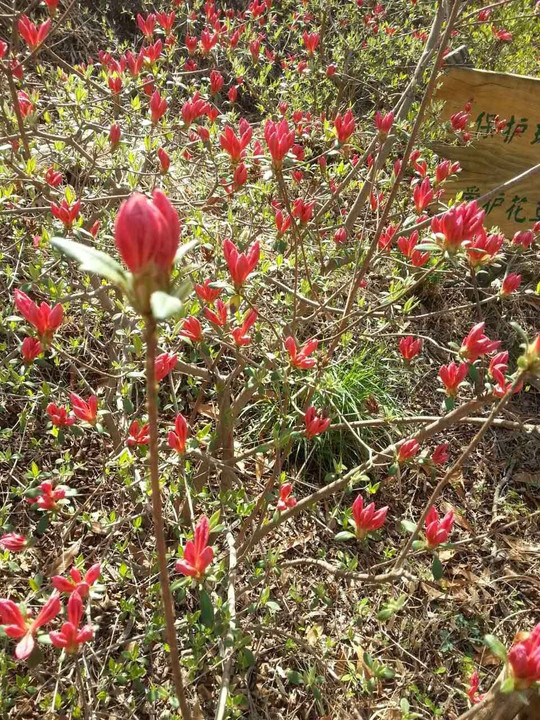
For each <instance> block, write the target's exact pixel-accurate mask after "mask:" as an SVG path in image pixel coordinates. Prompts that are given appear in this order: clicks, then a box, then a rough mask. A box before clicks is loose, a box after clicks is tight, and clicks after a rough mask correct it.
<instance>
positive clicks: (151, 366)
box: [145, 316, 191, 720]
mask: <svg viewBox="0 0 540 720" xmlns="http://www.w3.org/2000/svg"><path fill="white" fill-rule="evenodd" d="M145 335H146V338H145V339H146V396H147V400H146V401H147V410H148V425H149V430H150V442H149V444H148V448H149V466H150V481H151V485H152V515H153V520H154V536H155V539H156V549H157V556H158V565H159V583H160V586H161V597H162V600H163V610H164V613H165V627H166V635H167V643H168V644H169V654H170V664H171V672H172V675H173V680H174V687H175V690H176V697H177V698H178V702H179V704H180V710H181V713H182V717H183V718H184V720H191V712H190V709H189V706H188V704H187V700H186V694H185V690H184V683H183V680H182V670H181V668H180V653H179V650H178V642H177V638H176V629H175V626H174V621H175V617H174V605H173V598H172V593H171V585H170V583H169V571H168V569H167V546H166V544H165V532H164V530H163V511H162V502H161V489H160V487H159V468H158V428H157V417H158V413H157V382H156V349H157V325H156V321H155V320H154V318H153V317H151V316H147V317H145Z"/></svg>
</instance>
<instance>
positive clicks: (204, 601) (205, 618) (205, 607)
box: [200, 590, 214, 628]
mask: <svg viewBox="0 0 540 720" xmlns="http://www.w3.org/2000/svg"><path fill="white" fill-rule="evenodd" d="M200 600H201V622H202V624H203V625H204V626H205V627H208V628H211V627H214V606H213V605H212V600H211V599H210V595H209V594H208V593H207V592H206V591H205V590H201V595H200Z"/></svg>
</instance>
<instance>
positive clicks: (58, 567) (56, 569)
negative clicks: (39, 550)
mask: <svg viewBox="0 0 540 720" xmlns="http://www.w3.org/2000/svg"><path fill="white" fill-rule="evenodd" d="M80 548H81V541H80V540H78V541H77V542H76V543H74V544H73V545H72V546H71V547H69V548H68V549H67V550H65V551H64V552H63V553H62V554H61V555H60V556H59V557H57V558H55V560H53V562H52V564H51V565H50V566H49V567H48V568H47V570H46V571H45V575H46V576H47V577H51V576H52V575H62V573H64V572H65V571H66V570H67V568H68V567H69V566H70V565H71V563H72V562H73V561H74V560H75V558H76V557H77V555H78V554H79V550H80Z"/></svg>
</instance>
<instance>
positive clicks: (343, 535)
mask: <svg viewBox="0 0 540 720" xmlns="http://www.w3.org/2000/svg"><path fill="white" fill-rule="evenodd" d="M355 537H356V536H355V534H354V533H352V532H349V531H348V530H342V531H341V532H338V533H337V535H335V537H334V540H354V538H355Z"/></svg>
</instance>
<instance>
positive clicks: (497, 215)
mask: <svg viewBox="0 0 540 720" xmlns="http://www.w3.org/2000/svg"><path fill="white" fill-rule="evenodd" d="M436 100H443V101H444V106H443V109H442V111H441V114H440V118H441V120H443V121H446V120H448V119H449V118H450V117H451V116H452V115H453V114H454V113H456V112H458V111H459V110H463V108H464V106H465V104H466V103H471V105H472V109H471V111H470V118H469V127H468V130H469V131H470V134H471V138H472V142H471V143H469V144H468V145H465V144H457V143H456V144H453V145H447V144H443V143H434V144H433V145H432V147H433V150H434V151H435V152H436V153H437V154H438V155H441V156H442V157H445V158H448V159H450V160H458V161H459V163H460V165H461V168H462V171H461V172H460V173H459V175H458V176H457V177H456V178H455V179H452V180H449V181H448V182H447V183H445V195H444V196H443V199H446V198H448V197H452V196H454V195H455V194H456V193H457V192H460V191H461V192H463V199H464V200H474V199H476V198H478V197H480V196H481V195H483V194H484V193H486V192H487V191H488V190H492V189H493V188H495V187H497V186H498V185H501V184H502V183H503V182H505V181H507V180H510V179H511V178H513V177H515V176H516V175H519V174H520V173H522V172H524V171H525V170H528V169H529V168H531V167H532V166H534V165H537V164H538V163H540V79H536V78H530V77H524V76H522V75H509V74H506V73H495V72H491V71H489V70H473V69H469V68H451V69H449V70H448V72H447V73H446V74H445V75H444V77H443V79H442V84H441V86H440V88H439V90H438V92H437V95H436ZM496 116H499V119H501V120H506V127H505V128H504V129H503V130H502V131H501V132H499V133H496V132H494V125H495V117H496ZM484 209H485V210H486V227H488V228H489V227H491V226H493V225H497V226H498V227H500V229H501V230H502V231H503V232H504V233H505V235H506V236H507V237H512V236H513V235H514V233H515V232H517V231H518V230H528V229H530V228H531V227H532V226H533V225H534V223H535V222H538V221H539V220H540V177H539V176H537V177H535V178H532V179H531V180H529V181H525V182H524V183H521V184H519V185H515V186H514V187H512V188H511V189H510V190H508V191H507V192H506V193H499V194H498V195H496V196H495V197H493V198H492V199H491V200H489V201H488V202H487V203H486V204H485V205H484Z"/></svg>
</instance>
